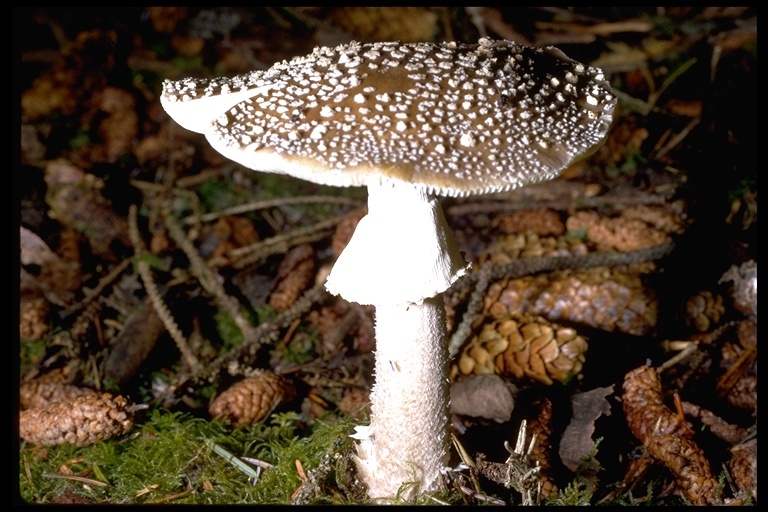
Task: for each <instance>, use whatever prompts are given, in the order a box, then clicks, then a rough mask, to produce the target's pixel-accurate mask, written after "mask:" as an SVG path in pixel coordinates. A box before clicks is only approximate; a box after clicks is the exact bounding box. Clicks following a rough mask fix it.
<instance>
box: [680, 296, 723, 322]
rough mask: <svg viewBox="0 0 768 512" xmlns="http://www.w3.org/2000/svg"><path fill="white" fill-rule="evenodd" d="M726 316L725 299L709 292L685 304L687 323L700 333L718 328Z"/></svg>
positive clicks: (691, 298)
mask: <svg viewBox="0 0 768 512" xmlns="http://www.w3.org/2000/svg"><path fill="white" fill-rule="evenodd" d="M724 314H725V306H724V305H723V297H722V296H721V295H719V294H716V293H712V292H710V291H708V290H703V291H700V292H698V293H696V294H695V295H693V296H692V297H690V298H689V299H688V300H687V301H686V303H685V323H686V324H687V325H688V326H689V327H695V328H696V330H698V331H699V332H708V331H709V330H710V329H711V328H713V327H715V326H717V325H718V324H719V323H720V320H721V319H722V317H723V315H724Z"/></svg>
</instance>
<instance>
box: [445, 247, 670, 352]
mask: <svg viewBox="0 0 768 512" xmlns="http://www.w3.org/2000/svg"><path fill="white" fill-rule="evenodd" d="M673 247H674V244H672V243H671V242H670V243H664V244H659V245H655V246H653V247H648V248H645V249H638V250H636V251H630V252H611V251H597V252H590V253H587V254H567V255H558V256H537V257H535V258H521V259H518V260H514V261H512V262H510V263H505V264H503V265H490V266H489V267H488V268H487V269H486V268H485V267H481V269H480V270H479V271H478V272H473V273H471V274H466V275H464V277H462V278H460V279H459V280H458V281H457V282H456V284H454V285H453V287H451V289H449V292H448V293H452V294H456V295H457V296H458V297H459V298H463V297H465V296H466V294H467V293H468V292H469V291H472V296H471V299H470V302H469V306H468V308H467V312H466V313H465V314H464V316H463V317H462V320H461V323H460V324H459V326H458V328H457V329H456V331H455V333H454V334H453V336H452V337H451V341H450V346H449V351H450V353H451V357H453V356H455V355H456V354H457V353H458V351H459V349H460V348H461V346H462V345H463V344H464V341H465V340H466V338H467V337H468V336H469V333H470V327H471V325H472V323H473V322H474V321H475V318H476V316H477V314H478V312H479V310H480V304H482V298H483V296H484V295H485V289H487V287H488V284H489V283H491V282H493V281H498V280H499V279H502V278H508V279H515V278H518V277H522V276H528V275H533V274H537V273H539V272H551V271H554V270H563V269H575V268H592V267H610V266H616V265H629V264H631V263H639V262H643V261H650V260H656V259H661V258H663V257H665V256H667V255H668V254H669V253H670V252H672V249H673Z"/></svg>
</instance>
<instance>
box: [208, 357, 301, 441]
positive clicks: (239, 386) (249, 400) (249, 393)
mask: <svg viewBox="0 0 768 512" xmlns="http://www.w3.org/2000/svg"><path fill="white" fill-rule="evenodd" d="M295 396H296V389H295V387H294V385H293V383H292V382H291V381H289V380H288V379H286V378H284V377H281V376H279V375H277V374H275V373H273V372H271V371H266V370H263V371H258V372H257V373H255V374H254V375H252V376H250V377H247V378H245V379H243V380H241V381H240V382H238V383H236V384H235V385H233V386H232V387H230V388H228V389H226V390H225V391H224V392H222V393H221V394H220V395H219V396H218V397H216V399H215V400H214V401H213V402H212V403H211V405H210V406H209V407H208V412H209V413H210V414H211V416H212V417H213V418H214V419H227V420H229V421H230V422H231V423H232V425H233V426H234V427H235V428H241V427H247V426H248V425H251V424H253V423H256V422H258V421H261V420H263V419H264V418H266V417H267V416H269V414H270V413H271V412H272V411H273V410H274V409H275V407H277V406H278V405H279V404H280V403H281V402H288V401H290V400H292V399H293V398H294V397H295Z"/></svg>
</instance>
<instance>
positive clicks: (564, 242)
mask: <svg viewBox="0 0 768 512" xmlns="http://www.w3.org/2000/svg"><path fill="white" fill-rule="evenodd" d="M587 251H588V249H587V247H586V246H585V245H584V243H583V242H581V241H580V240H578V239H576V238H572V237H565V236H540V235H539V234H538V233H536V232H534V231H528V232H525V233H511V234H508V235H504V236H499V237H496V238H495V239H494V241H493V242H492V243H491V244H490V245H489V246H488V247H487V249H486V250H485V251H484V253H483V255H481V256H480V260H482V261H484V262H486V264H487V263H490V264H493V265H505V264H508V263H511V262H512V261H515V260H519V259H521V258H540V257H543V256H567V255H569V254H586V253H587Z"/></svg>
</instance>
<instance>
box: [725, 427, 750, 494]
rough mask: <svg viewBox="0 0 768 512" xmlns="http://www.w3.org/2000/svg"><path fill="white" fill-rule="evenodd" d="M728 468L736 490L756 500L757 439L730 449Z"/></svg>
mask: <svg viewBox="0 0 768 512" xmlns="http://www.w3.org/2000/svg"><path fill="white" fill-rule="evenodd" d="M731 453H732V455H731V460H730V461H729V462H728V467H729V469H730V470H731V479H732V480H733V483H734V484H735V485H736V488H737V489H738V490H739V491H741V492H743V493H749V494H751V495H752V496H754V497H755V498H757V438H753V439H750V440H749V441H747V442H745V443H742V444H737V445H736V446H734V447H733V448H731Z"/></svg>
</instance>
